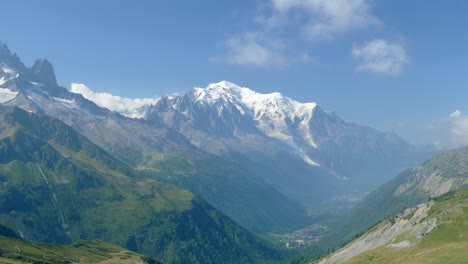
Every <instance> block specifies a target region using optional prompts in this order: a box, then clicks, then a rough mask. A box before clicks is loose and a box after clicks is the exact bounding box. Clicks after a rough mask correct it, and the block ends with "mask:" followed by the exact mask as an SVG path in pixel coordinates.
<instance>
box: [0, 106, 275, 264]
mask: <svg viewBox="0 0 468 264" xmlns="http://www.w3.org/2000/svg"><path fill="white" fill-rule="evenodd" d="M0 120H1V122H0V123H1V127H0V135H1V138H0V161H1V162H0V180H1V185H2V188H1V189H0V224H3V225H5V226H7V227H9V228H11V229H13V230H14V231H16V232H17V233H18V234H19V235H20V236H21V237H22V238H25V239H28V240H32V241H38V242H49V243H61V244H68V243H71V242H73V241H77V240H80V239H86V240H92V239H99V240H103V241H107V242H111V243H113V244H116V245H119V246H123V247H126V248H128V249H130V250H133V251H137V252H139V253H143V254H145V255H149V256H153V257H156V258H158V259H160V260H162V261H163V262H164V263H188V262H190V263H220V262H223V263H238V262H239V261H242V262H259V261H267V260H270V261H272V260H278V259H281V258H282V256H281V254H280V253H279V252H278V251H277V250H276V249H274V248H273V247H272V246H270V245H269V244H267V243H265V242H263V241H261V240H260V239H259V238H257V237H255V236H253V235H251V234H250V233H249V232H248V231H246V230H245V229H243V228H241V227H239V226H238V225H237V224H235V223H234V222H233V221H232V220H230V219H229V218H227V217H226V216H224V215H223V214H221V213H220V212H219V211H217V210H216V209H214V208H213V207H212V206H210V205H209V204H207V203H206V202H205V201H204V200H202V199H200V198H198V197H196V196H195V195H194V194H193V193H191V192H190V191H187V190H184V189H181V188H179V187H175V186H173V185H169V184H164V183H161V182H158V181H156V180H154V179H153V178H151V177H147V176H144V175H141V174H140V173H139V172H138V171H135V170H133V169H132V168H130V167H128V166H127V165H125V164H124V163H122V162H120V161H118V160H116V159H114V158H113V157H112V156H111V155H109V154H108V153H107V152H105V151H104V150H103V149H101V148H99V147H97V146H96V145H94V144H93V143H92V142H91V141H89V140H87V139H86V138H85V137H83V136H81V135H80V134H78V133H77V132H76V131H75V130H73V129H72V128H71V127H69V126H67V125H65V124H63V123H62V122H60V121H58V120H55V119H53V118H50V117H48V116H45V115H37V114H32V113H27V112H25V111H23V110H21V109H18V108H5V107H1V108H0Z"/></svg>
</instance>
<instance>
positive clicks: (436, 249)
mask: <svg viewBox="0 0 468 264" xmlns="http://www.w3.org/2000/svg"><path fill="white" fill-rule="evenodd" d="M435 201H436V204H435V205H434V206H433V207H432V208H431V210H430V212H429V213H428V215H427V216H426V218H425V219H427V220H428V219H432V218H436V219H437V222H438V225H437V227H436V228H435V229H433V230H432V231H431V232H430V233H428V234H427V235H426V236H424V237H423V239H422V240H421V241H420V242H419V243H417V244H416V245H414V246H411V247H408V248H391V247H380V248H377V249H375V250H371V251H367V252H364V253H362V254H360V255H358V256H356V257H354V258H352V259H351V260H350V261H348V262H347V263H464V261H466V260H467V259H468V250H467V249H468V189H462V190H458V191H455V192H451V193H448V194H446V195H443V196H441V197H439V198H436V199H435Z"/></svg>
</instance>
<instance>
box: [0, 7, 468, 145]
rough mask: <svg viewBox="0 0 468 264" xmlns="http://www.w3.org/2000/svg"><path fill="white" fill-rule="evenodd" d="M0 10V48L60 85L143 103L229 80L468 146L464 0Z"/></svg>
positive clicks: (424, 139)
mask: <svg viewBox="0 0 468 264" xmlns="http://www.w3.org/2000/svg"><path fill="white" fill-rule="evenodd" d="M0 3H1V9H2V11H1V12H2V18H1V20H2V29H1V30H0V40H3V41H5V42H7V44H8V45H9V47H10V49H11V50H13V51H15V52H17V53H18V55H19V56H20V57H21V58H22V59H23V61H24V62H25V63H26V64H27V65H31V64H32V62H33V61H34V59H36V58H38V57H40V58H47V59H49V60H50V61H51V62H52V63H53V65H54V66H55V70H56V74H57V78H58V81H59V83H60V84H61V85H63V86H65V87H70V83H72V82H76V83H84V84H86V85H87V86H88V87H89V88H91V89H92V90H94V91H96V92H108V93H112V94H115V95H120V96H124V97H130V98H141V97H153V96H160V95H166V94H171V93H174V92H184V91H188V90H189V89H191V88H192V87H194V86H201V87H204V86H206V85H207V84H208V83H211V82H218V81H220V80H229V81H231V82H234V83H237V84H239V85H242V86H247V87H250V88H252V89H254V90H257V91H259V92H264V93H265V92H274V91H279V92H282V93H283V94H285V95H287V96H289V97H292V98H294V99H296V100H299V101H304V102H305V101H316V102H317V103H318V104H319V105H321V106H322V107H323V108H325V109H327V110H331V111H334V112H336V113H338V114H339V115H340V116H341V117H342V118H343V119H345V120H347V121H352V122H356V123H359V124H363V125H370V126H372V127H375V128H377V129H380V130H384V131H393V132H396V133H398V134H399V135H401V136H403V137H404V138H405V139H407V140H409V141H411V142H415V143H418V144H425V143H434V142H436V141H438V142H439V143H438V144H441V145H443V146H449V145H450V146H452V145H460V144H466V143H468V136H465V134H468V118H467V117H466V114H465V111H468V104H467V100H468V27H467V25H468V17H467V16H466V14H467V12H468V1H464V0H445V1H443V0H432V1H426V0H411V1H408V0H257V1H255V0H250V1H241V0H239V1H231V0H200V1H186V0H185V1H182V0H172V1H165V0H161V1H150V0H148V1H124V0H121V1H119V0H100V1H96V0H80V1H72V0H70V1H63V0H42V1H25V0H15V1H1V2H0ZM456 110H459V112H455V111H456ZM451 113H455V114H453V115H452V117H450V116H449V115H450V114H451ZM465 132H466V133H465Z"/></svg>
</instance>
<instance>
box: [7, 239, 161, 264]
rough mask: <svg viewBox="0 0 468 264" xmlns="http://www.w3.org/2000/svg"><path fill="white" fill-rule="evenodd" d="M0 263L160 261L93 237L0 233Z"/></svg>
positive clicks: (152, 263) (127, 262) (132, 263)
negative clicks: (33, 238)
mask: <svg viewBox="0 0 468 264" xmlns="http://www.w3.org/2000/svg"><path fill="white" fill-rule="evenodd" d="M0 252H1V256H0V263H8V264H17V263H18V264H19V263H43V264H56V263H102V264H104V263H115V264H134V263H141V264H143V263H148V264H157V263H161V262H159V261H156V260H154V259H152V258H149V257H145V256H142V255H140V254H137V253H134V252H131V251H129V250H126V249H124V248H121V247H118V246H114V245H112V244H109V243H106V242H102V241H98V240H93V241H85V240H81V241H77V242H75V243H73V244H71V245H65V246H64V245H55V244H41V243H33V242H28V241H26V240H18V239H13V238H9V237H4V236H0Z"/></svg>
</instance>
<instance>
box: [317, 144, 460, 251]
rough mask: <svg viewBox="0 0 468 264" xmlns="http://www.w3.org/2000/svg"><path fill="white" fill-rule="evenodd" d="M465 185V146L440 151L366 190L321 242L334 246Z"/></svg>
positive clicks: (327, 245)
mask: <svg viewBox="0 0 468 264" xmlns="http://www.w3.org/2000/svg"><path fill="white" fill-rule="evenodd" d="M465 187H468V147H464V148H459V149H455V150H450V151H447V152H444V153H442V154H439V155H437V156H435V157H434V158H432V159H429V160H427V161H425V162H424V163H422V164H421V165H420V166H417V167H415V168H414V169H410V170H406V171H404V172H403V173H401V174H400V175H398V176H397V177H396V178H394V179H393V180H391V181H389V182H388V183H386V184H384V185H382V186H381V187H379V188H377V189H376V190H375V191H373V192H371V193H369V195H368V196H367V197H366V198H365V199H364V200H363V201H361V202H360V203H359V204H358V205H357V206H356V207H355V208H353V209H352V211H351V212H350V213H349V215H348V216H347V217H346V218H344V220H343V221H342V223H341V224H340V225H336V229H334V230H332V233H331V234H330V235H329V237H327V238H326V239H325V241H323V243H325V245H326V247H330V246H331V247H333V246H338V245H339V244H340V243H342V242H343V241H347V240H350V239H352V238H353V237H354V236H355V235H356V234H359V233H362V232H364V231H366V230H367V229H368V228H369V227H371V226H372V225H374V224H376V223H378V222H379V221H381V220H383V219H385V218H386V217H389V216H392V215H394V214H396V213H397V212H399V211H401V210H403V209H405V208H408V207H412V206H416V205H418V204H420V203H423V202H425V201H427V200H428V199H430V198H431V197H436V196H439V195H443V194H445V193H447V192H449V191H452V190H456V189H460V188H465Z"/></svg>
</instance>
